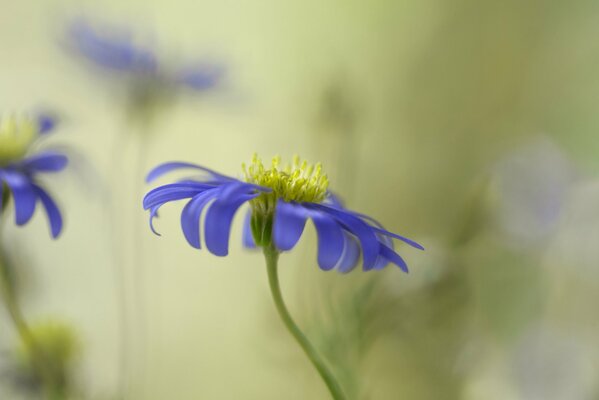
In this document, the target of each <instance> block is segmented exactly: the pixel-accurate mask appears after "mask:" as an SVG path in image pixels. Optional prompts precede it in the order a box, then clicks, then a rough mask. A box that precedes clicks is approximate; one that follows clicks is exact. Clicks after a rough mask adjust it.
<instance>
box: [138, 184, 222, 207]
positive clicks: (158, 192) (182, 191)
mask: <svg viewBox="0 0 599 400" xmlns="http://www.w3.org/2000/svg"><path fill="white" fill-rule="evenodd" d="M210 188H212V186H210V187H204V186H196V185H181V184H178V183H171V184H168V185H164V186H160V187H157V188H156V189H153V190H151V191H150V192H148V193H147V194H146V195H145V197H144V200H143V206H144V209H145V210H148V209H150V208H152V207H154V206H156V205H158V204H162V203H166V202H169V201H175V200H182V199H186V198H190V197H194V196H195V195H197V194H198V193H201V192H203V191H205V190H207V189H210Z"/></svg>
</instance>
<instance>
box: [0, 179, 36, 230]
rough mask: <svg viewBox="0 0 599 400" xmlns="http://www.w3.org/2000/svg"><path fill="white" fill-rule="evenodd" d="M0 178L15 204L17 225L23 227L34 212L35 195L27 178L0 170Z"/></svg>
mask: <svg viewBox="0 0 599 400" xmlns="http://www.w3.org/2000/svg"><path fill="white" fill-rule="evenodd" d="M0 178H2V180H3V181H4V182H5V183H6V185H7V186H8V187H9V189H10V191H11V193H12V196H13V198H14V203H15V219H16V223H17V225H25V224H26V223H27V222H29V220H30V219H31V217H32V216H33V212H34V211H35V204H36V202H37V195H36V193H35V191H34V190H33V187H32V186H31V182H30V181H29V179H28V178H27V176H25V175H23V174H21V173H19V172H16V171H12V170H6V169H5V170H0Z"/></svg>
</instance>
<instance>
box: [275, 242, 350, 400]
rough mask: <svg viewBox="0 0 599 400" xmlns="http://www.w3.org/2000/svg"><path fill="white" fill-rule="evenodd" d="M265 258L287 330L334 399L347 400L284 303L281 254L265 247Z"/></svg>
mask: <svg viewBox="0 0 599 400" xmlns="http://www.w3.org/2000/svg"><path fill="white" fill-rule="evenodd" d="M264 257H265V258H266V269H267V271H268V283H269V285H270V292H271V294H272V298H273V300H274V302H275V306H276V307H277V311H278V313H279V316H280V317H281V320H282V321H283V323H284V324H285V326H286V327H287V330H288V331H289V333H291V335H292V336H293V337H294V338H295V340H296V341H297V343H298V344H299V345H300V346H301V348H302V349H303V350H304V353H306V355H307V356H308V358H309V359H310V362H311V363H312V365H313V366H314V368H316V370H317V371H318V373H319V374H320V376H321V378H322V379H323V380H324V383H325V384H326V385H327V387H328V388H329V391H330V392H331V395H332V396H333V399H335V400H346V397H345V395H344V394H343V391H342V390H341V386H340V385H339V383H338V382H337V380H336V379H335V376H334V375H333V373H332V372H331V370H330V369H329V368H328V367H327V365H326V363H325V362H324V359H322V357H321V356H320V355H319V354H318V352H317V351H316V349H315V348H314V346H312V344H311V343H310V342H309V341H308V339H307V338H306V336H305V335H304V334H303V333H302V331H301V330H300V329H299V328H298V326H297V324H296V323H295V322H294V321H293V319H292V318H291V315H290V314H289V310H287V306H286V305H285V302H284V301H283V296H282V294H281V287H280V285H279V271H278V266H277V264H278V260H279V252H278V251H277V250H276V249H275V248H274V247H273V246H272V245H270V246H267V247H264Z"/></svg>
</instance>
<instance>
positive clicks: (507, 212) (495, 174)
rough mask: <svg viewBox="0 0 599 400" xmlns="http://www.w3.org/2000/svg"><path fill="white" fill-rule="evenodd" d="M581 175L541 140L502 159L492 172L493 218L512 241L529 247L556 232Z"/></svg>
mask: <svg viewBox="0 0 599 400" xmlns="http://www.w3.org/2000/svg"><path fill="white" fill-rule="evenodd" d="M577 178H578V174H577V173H576V170H575V168H574V166H573V165H572V163H571V162H570V161H569V160H568V159H567V157H566V156H565V155H564V154H563V152H562V151H561V150H560V149H559V148H558V147H557V146H556V145H555V144H554V143H552V142H550V141H549V140H548V139H545V138H542V137H541V138H540V139H537V140H534V141H532V142H530V143H529V144H527V145H526V146H522V147H520V148H518V149H516V150H514V151H512V152H511V153H509V154H508V155H506V156H505V157H504V158H503V159H501V160H500V161H499V162H498V163H497V164H496V166H495V168H494V169H493V171H492V176H491V186H490V190H491V193H490V194H491V199H492V204H493V211H492V214H493V215H494V216H495V218H496V222H497V224H498V226H499V228H500V229H501V231H502V232H503V233H504V234H505V235H506V237H507V238H508V240H511V241H513V242H515V243H520V244H523V245H525V246H527V245H533V244H537V243H540V242H542V241H543V240H544V239H546V238H547V236H548V235H550V234H551V233H552V232H554V230H555V228H556V226H557V222H558V220H559V217H560V214H561V212H562V210H563V206H564V204H565V203H566V200H567V198H568V196H569V193H570V191H571V189H572V188H573V187H574V184H575V183H576V181H577Z"/></svg>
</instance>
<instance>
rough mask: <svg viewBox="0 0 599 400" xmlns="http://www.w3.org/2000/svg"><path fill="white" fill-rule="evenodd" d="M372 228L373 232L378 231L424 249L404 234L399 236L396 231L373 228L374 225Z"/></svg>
mask: <svg viewBox="0 0 599 400" xmlns="http://www.w3.org/2000/svg"><path fill="white" fill-rule="evenodd" d="M372 229H374V230H375V232H377V233H379V234H381V235H385V236H390V237H392V238H395V239H399V240H401V241H402V242H404V243H407V244H409V245H410V246H412V247H415V248H417V249H419V250H424V247H423V246H422V245H420V244H419V243H416V242H415V241H413V240H412V239H408V238H407V237H405V236H401V235H398V234H396V233H393V232H389V231H387V230H385V229H380V228H375V227H373V228H372Z"/></svg>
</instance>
